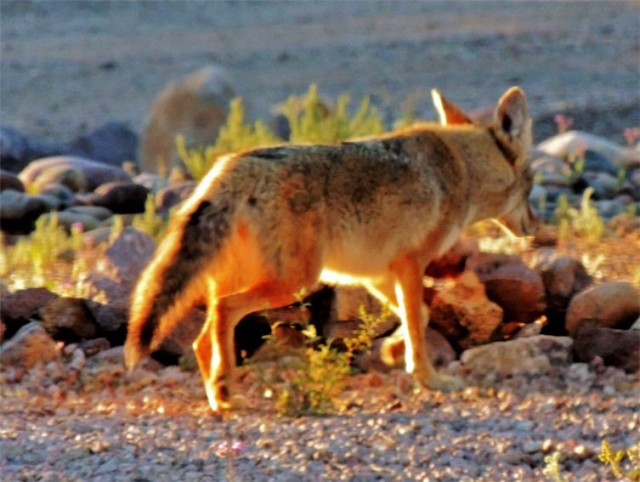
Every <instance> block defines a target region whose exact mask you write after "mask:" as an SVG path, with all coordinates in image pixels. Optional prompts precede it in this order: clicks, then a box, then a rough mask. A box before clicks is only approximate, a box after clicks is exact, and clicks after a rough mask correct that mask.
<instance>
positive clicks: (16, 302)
mask: <svg viewBox="0 0 640 482" xmlns="http://www.w3.org/2000/svg"><path fill="white" fill-rule="evenodd" d="M57 298H58V295H57V294H55V293H52V292H51V291H49V290H48V289H46V288H27V289H24V290H20V291H16V292H15V293H9V294H6V295H4V296H2V298H0V317H1V318H2V323H4V325H5V326H6V331H5V334H4V337H5V338H7V339H8V338H11V337H12V336H13V335H15V333H16V332H17V331H18V330H19V329H20V328H21V327H22V326H24V325H26V324H27V323H29V321H30V320H31V319H32V318H36V317H38V313H39V311H40V309H41V308H43V307H44V306H46V305H47V304H49V303H50V302H52V301H53V300H55V299H57Z"/></svg>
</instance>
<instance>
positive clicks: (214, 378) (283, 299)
mask: <svg viewBox="0 0 640 482" xmlns="http://www.w3.org/2000/svg"><path fill="white" fill-rule="evenodd" d="M294 293H295V290H284V289H282V288H281V287H280V286H279V285H277V284H276V285H273V284H263V285H259V286H256V287H254V288H251V289H249V290H248V291H245V292H243V293H238V294H234V295H230V296H227V297H223V298H221V299H218V300H217V301H216V302H211V303H210V305H209V308H208V311H207V320H206V322H205V324H204V326H203V328H202V331H201V332H200V335H198V338H197V339H196V341H195V342H194V344H193V349H194V351H195V354H196V359H197V361H198V366H199V368H200V373H201V374H202V379H203V382H204V387H205V391H206V393H207V398H208V399H209V405H210V406H211V409H212V410H213V411H214V412H220V411H222V410H227V409H230V408H232V406H233V397H234V394H233V371H234V367H235V356H234V336H233V335H234V330H235V327H236V325H237V324H238V322H239V321H240V320H241V319H242V318H243V317H244V316H245V315H247V314H249V313H252V312H254V311H258V310H263V309H269V308H277V307H280V306H285V305H288V304H291V303H293V302H295V301H296V300H295V296H294Z"/></svg>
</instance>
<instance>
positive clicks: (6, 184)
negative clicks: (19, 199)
mask: <svg viewBox="0 0 640 482" xmlns="http://www.w3.org/2000/svg"><path fill="white" fill-rule="evenodd" d="M6 189H11V190H12V191H18V192H24V185H23V184H22V181H21V180H20V179H19V178H18V176H16V175H15V174H13V173H12V172H9V171H5V170H4V169H0V191H4V190H6Z"/></svg>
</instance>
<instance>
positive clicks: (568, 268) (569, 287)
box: [536, 256, 593, 335]
mask: <svg viewBox="0 0 640 482" xmlns="http://www.w3.org/2000/svg"><path fill="white" fill-rule="evenodd" d="M536 269H537V270H538V271H539V272H540V276H541V277H542V283H543V284H544V290H545V300H546V303H547V307H546V310H545V315H546V316H547V320H548V324H547V325H546V326H545V327H544V329H543V333H545V334H548V335H565V334H566V331H565V324H564V322H565V317H566V314H567V307H568V306H569V302H570V301H571V298H573V297H574V296H575V295H576V294H577V293H579V292H580V291H582V290H584V289H585V288H587V287H588V286H589V285H591V283H592V282H593V278H592V277H591V276H590V275H589V273H587V270H586V269H585V267H584V266H583V265H582V263H581V262H580V261H578V260H576V259H573V258H569V257H566V256H562V257H559V258H557V259H555V260H553V261H552V262H551V263H543V264H541V265H539V266H537V267H536Z"/></svg>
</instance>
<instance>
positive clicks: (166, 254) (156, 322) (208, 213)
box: [124, 200, 231, 370]
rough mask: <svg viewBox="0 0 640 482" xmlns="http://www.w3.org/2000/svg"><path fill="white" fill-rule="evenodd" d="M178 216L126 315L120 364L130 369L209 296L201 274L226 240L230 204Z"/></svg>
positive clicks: (206, 205)
mask: <svg viewBox="0 0 640 482" xmlns="http://www.w3.org/2000/svg"><path fill="white" fill-rule="evenodd" d="M191 205H192V208H191V209H188V210H187V212H184V211H183V212H181V213H178V215H177V216H175V217H174V219H173V220H172V221H171V222H172V224H173V227H172V228H170V231H169V232H168V233H167V235H166V236H165V238H164V239H163V241H162V242H161V244H160V245H159V247H158V249H157V251H156V253H155V254H154V257H153V259H152V260H151V262H150V263H149V265H148V266H147V267H146V268H145V270H144V271H143V273H142V275H141V276H140V279H139V280H138V283H137V285H136V288H135V291H134V294H133V298H132V300H131V301H132V302H131V310H130V315H129V327H128V333H127V341H126V343H125V347H124V362H125V365H126V367H127V368H128V369H129V370H132V369H133V368H135V366H136V365H137V364H138V362H139V361H140V360H141V358H143V357H144V356H146V355H148V354H149V353H151V352H152V351H153V350H155V349H157V348H158V347H159V346H160V344H161V343H162V341H163V340H164V338H165V337H166V336H167V335H168V334H169V333H170V332H171V330H172V328H173V327H174V326H175V325H176V324H177V323H178V322H179V320H180V318H181V317H182V316H184V314H185V313H186V312H187V310H188V309H189V308H191V307H192V306H193V305H194V304H195V303H196V302H198V301H200V300H202V298H203V297H205V296H207V295H208V294H209V293H208V290H210V289H211V287H210V286H206V283H207V281H206V280H205V279H204V276H202V272H203V270H204V268H205V267H207V266H210V265H211V263H212V262H214V260H215V257H216V255H217V254H218V252H219V251H220V247H221V245H222V243H223V242H224V240H225V238H226V237H227V234H228V231H229V223H230V217H231V215H230V209H229V206H228V205H220V203H219V202H218V203H215V204H214V203H212V202H210V201H208V200H204V201H200V202H199V203H198V202H192V203H191Z"/></svg>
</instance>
